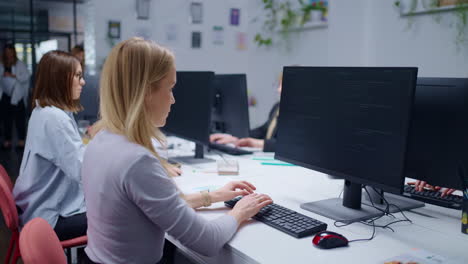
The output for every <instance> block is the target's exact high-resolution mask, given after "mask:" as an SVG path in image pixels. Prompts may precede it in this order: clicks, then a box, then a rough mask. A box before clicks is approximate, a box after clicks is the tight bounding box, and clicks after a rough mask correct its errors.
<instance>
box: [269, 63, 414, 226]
mask: <svg viewBox="0 0 468 264" xmlns="http://www.w3.org/2000/svg"><path fill="white" fill-rule="evenodd" d="M416 78H417V68H376V67H374V68H371V67H367V68H366V67H285V68H284V70H283V83H282V86H283V90H282V93H281V102H280V114H279V119H278V139H277V143H276V155H275V158H277V159H280V160H284V161H287V162H291V163H294V164H297V165H300V166H303V167H306V168H310V169H313V170H316V171H319V172H323V173H327V174H330V175H334V176H338V177H342V178H344V179H345V187H344V192H343V199H339V198H336V199H327V200H322V201H317V202H313V203H307V204H302V205H301V207H302V208H304V209H307V210H311V211H313V212H315V213H318V214H321V215H324V216H326V217H329V218H331V219H335V220H339V221H344V222H354V221H360V220H364V219H369V218H372V217H375V216H379V215H381V214H382V212H381V211H379V210H377V209H375V208H373V207H371V206H367V205H365V204H362V203H361V200H362V197H361V195H362V185H369V186H373V187H376V188H380V189H382V190H384V191H387V192H392V193H401V192H402V188H403V182H404V176H403V171H404V161H405V153H406V144H407V134H408V130H409V125H410V117H411V108H412V104H413V97H414V90H415V86H416Z"/></svg>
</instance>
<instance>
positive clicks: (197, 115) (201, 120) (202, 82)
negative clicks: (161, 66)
mask: <svg viewBox="0 0 468 264" xmlns="http://www.w3.org/2000/svg"><path fill="white" fill-rule="evenodd" d="M213 79H214V72H182V71H180V72H177V83H176V85H175V87H174V90H173V93H174V98H175V104H174V105H172V107H171V112H170V113H169V117H168V118H167V121H166V125H165V126H164V127H163V131H164V132H166V133H168V134H172V135H175V136H178V137H180V138H183V139H187V140H190V141H193V142H195V144H196V145H195V146H196V147H195V157H177V158H174V159H175V160H178V161H181V162H184V163H201V162H206V161H209V160H208V159H204V157H203V149H204V146H206V145H208V144H209V136H210V128H211V106H212V105H213V92H214V91H213Z"/></svg>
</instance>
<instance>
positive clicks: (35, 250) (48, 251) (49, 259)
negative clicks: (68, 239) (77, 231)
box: [19, 217, 67, 264]
mask: <svg viewBox="0 0 468 264" xmlns="http://www.w3.org/2000/svg"><path fill="white" fill-rule="evenodd" d="M19 246H20V252H21V258H22V259H23V262H24V263H25V264H43V263H54V264H66V263H67V259H66V257H65V253H64V252H63V249H62V245H61V244H60V241H59V239H58V237H57V235H56V234H55V231H54V230H53V229H52V227H51V226H50V225H49V223H47V221H46V220H44V219H42V218H40V217H36V218H34V219H32V220H31V221H29V222H28V223H26V225H25V226H24V228H23V230H21V233H20V239H19Z"/></svg>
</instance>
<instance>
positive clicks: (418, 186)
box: [408, 180, 456, 197]
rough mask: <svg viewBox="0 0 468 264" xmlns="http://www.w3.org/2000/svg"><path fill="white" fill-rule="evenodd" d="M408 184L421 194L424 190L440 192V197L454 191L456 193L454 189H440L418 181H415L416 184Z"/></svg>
mask: <svg viewBox="0 0 468 264" xmlns="http://www.w3.org/2000/svg"><path fill="white" fill-rule="evenodd" d="M408 184H409V185H414V188H415V189H416V191H418V192H422V191H424V190H431V191H440V192H441V195H440V197H445V196H447V195H450V194H452V193H453V192H454V191H456V190H455V189H450V188H442V187H440V186H433V185H430V184H428V183H427V182H425V181H420V180H417V181H416V182H409V183H408Z"/></svg>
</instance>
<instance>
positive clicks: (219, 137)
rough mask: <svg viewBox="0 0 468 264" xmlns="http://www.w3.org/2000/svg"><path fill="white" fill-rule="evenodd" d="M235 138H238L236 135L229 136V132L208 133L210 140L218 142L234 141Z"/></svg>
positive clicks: (227, 142)
mask: <svg viewBox="0 0 468 264" xmlns="http://www.w3.org/2000/svg"><path fill="white" fill-rule="evenodd" d="M237 140H239V139H238V138H237V137H234V136H231V135H229V134H221V133H216V134H211V135H210V142H213V143H218V144H229V143H236V142H237Z"/></svg>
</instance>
